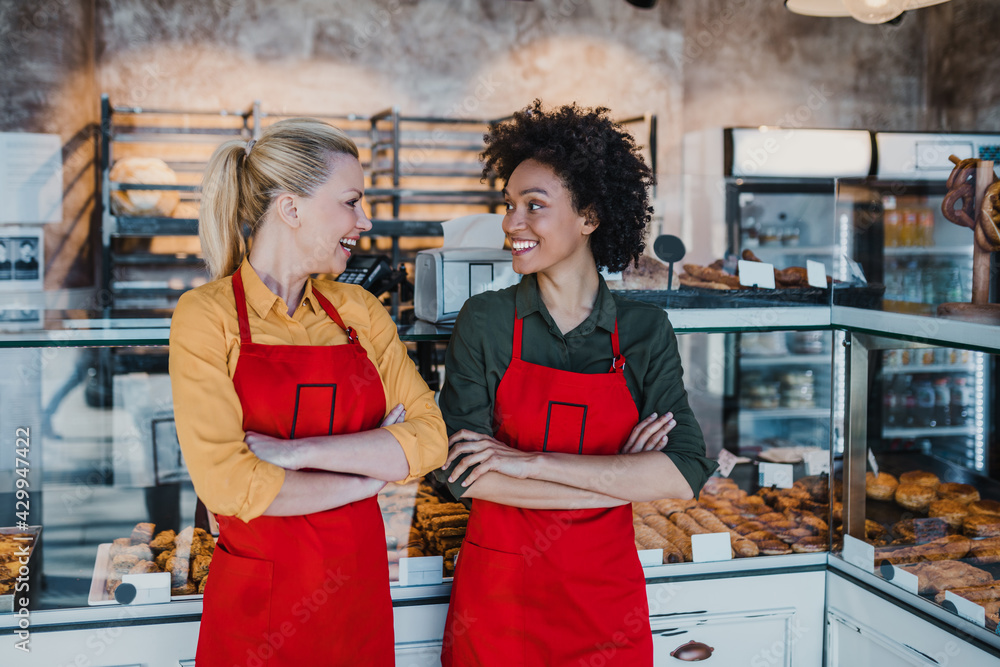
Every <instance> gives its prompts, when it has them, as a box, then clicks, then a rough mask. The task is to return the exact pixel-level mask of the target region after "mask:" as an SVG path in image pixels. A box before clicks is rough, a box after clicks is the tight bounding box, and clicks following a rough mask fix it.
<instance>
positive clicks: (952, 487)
mask: <svg viewBox="0 0 1000 667" xmlns="http://www.w3.org/2000/svg"><path fill="white" fill-rule="evenodd" d="M937 493H938V498H940V499H941V500H955V501H958V502H960V503H962V504H963V505H968V504H969V503H971V502H974V501H976V500H979V491H977V490H976V487H974V486H971V485H969V484H957V483H955V482H946V483H944V484H942V485H941V486H939V487H938V490H937Z"/></svg>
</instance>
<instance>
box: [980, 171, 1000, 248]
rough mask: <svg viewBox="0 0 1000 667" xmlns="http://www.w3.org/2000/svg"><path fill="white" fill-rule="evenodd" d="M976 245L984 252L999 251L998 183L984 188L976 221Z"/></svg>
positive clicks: (999, 195) (999, 214) (999, 208)
mask: <svg viewBox="0 0 1000 667" xmlns="http://www.w3.org/2000/svg"><path fill="white" fill-rule="evenodd" d="M976 245H978V246H979V247H980V248H982V249H983V250H985V251H986V252H996V251H997V250H1000V181H996V182H994V183H993V185H991V186H989V187H988V188H986V192H985V194H983V201H982V204H981V206H980V208H979V217H978V218H977V220H976Z"/></svg>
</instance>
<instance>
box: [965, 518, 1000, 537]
mask: <svg viewBox="0 0 1000 667" xmlns="http://www.w3.org/2000/svg"><path fill="white" fill-rule="evenodd" d="M962 532H963V533H965V534H966V535H967V536H969V537H995V536H997V535H1000V516H995V515H992V514H970V515H969V516H967V517H965V521H964V522H963V523H962Z"/></svg>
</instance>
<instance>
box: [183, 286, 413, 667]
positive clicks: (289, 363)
mask: <svg viewBox="0 0 1000 667" xmlns="http://www.w3.org/2000/svg"><path fill="white" fill-rule="evenodd" d="M233 291H234V292H235V296H236V309H237V312H238V314H239V323H240V358H239V361H238V363H237V365H236V373H235V374H234V375H233V384H234V385H235V387H236V393H237V394H238V395H239V398H240V403H241V404H242V406H243V428H244V429H245V430H247V431H258V432H260V433H266V434H268V435H272V436H275V437H279V438H304V437H309V436H315V435H328V434H337V433H355V432H358V431H364V430H369V429H374V428H377V427H378V425H379V423H380V422H381V420H382V419H383V418H384V416H385V392H384V391H383V389H382V384H381V381H380V380H379V376H378V371H377V370H376V369H375V366H374V365H373V364H372V363H371V361H370V360H369V359H368V355H367V354H366V352H365V349H364V348H363V347H362V346H361V344H360V343H359V342H358V339H357V335H356V334H355V333H354V330H353V329H350V328H347V327H345V326H344V322H343V320H341V318H340V315H339V314H338V313H337V311H336V309H335V308H334V307H333V305H332V304H331V303H330V302H329V301H328V300H327V299H325V298H324V297H323V295H322V294H320V293H319V292H314V294H315V295H316V299H317V301H319V303H320V304H321V305H322V306H323V309H324V310H325V311H326V312H327V314H328V315H329V316H330V319H332V320H333V321H334V322H336V323H337V325H339V326H340V327H341V328H342V329H344V330H345V331H347V334H348V338H349V340H350V342H349V343H348V344H346V345H260V344H256V343H254V342H252V341H251V339H250V324H249V320H248V318H247V306H246V296H245V293H244V290H243V281H242V279H241V277H240V272H239V270H237V271H236V273H235V274H234V275H233ZM217 518H218V521H219V532H220V535H219V542H218V548H217V549H216V550H215V554H214V555H213V557H212V572H211V574H210V576H209V582H208V584H207V585H206V587H205V601H204V611H203V613H202V620H201V631H200V634H199V637H198V654H197V662H198V667H231V666H235V665H239V666H240V667H286V666H287V667H302V666H303V665H309V666H310V667H314V666H320V665H322V666H327V665H352V666H356V665H372V666H374V667H384V666H385V665H392V664H394V663H395V657H394V656H395V651H394V646H393V627H392V600H391V598H390V595H389V576H388V574H389V566H388V560H387V555H386V548H385V529H384V527H383V524H382V516H381V513H380V512H379V506H378V502H377V501H376V500H375V498H367V499H365V500H360V501H358V502H355V503H351V504H350V505H346V506H344V507H339V508H336V509H332V510H327V511H325V512H317V513H315V514H307V515H302V516H286V517H276V516H262V517H258V518H256V519H252V520H251V521H248V522H244V521H241V520H240V519H237V518H235V517H230V516H218V517H217Z"/></svg>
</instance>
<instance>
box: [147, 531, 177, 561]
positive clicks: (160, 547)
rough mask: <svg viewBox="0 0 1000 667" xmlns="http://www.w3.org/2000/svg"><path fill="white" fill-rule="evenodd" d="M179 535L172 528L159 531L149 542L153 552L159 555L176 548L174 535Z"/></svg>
mask: <svg viewBox="0 0 1000 667" xmlns="http://www.w3.org/2000/svg"><path fill="white" fill-rule="evenodd" d="M176 536H177V533H175V532H174V531H172V530H164V531H162V532H161V533H159V534H158V535H157V536H156V537H155V538H153V540H152V541H151V542H150V543H149V548H150V549H152V551H153V553H154V554H155V555H157V556H159V555H160V554H161V553H163V552H164V551H170V550H171V549H173V548H174V537H176Z"/></svg>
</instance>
